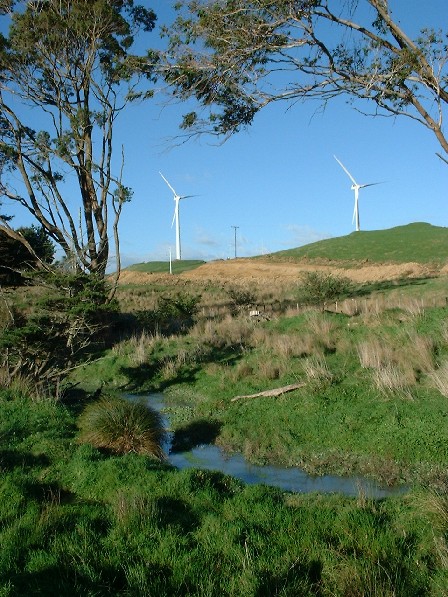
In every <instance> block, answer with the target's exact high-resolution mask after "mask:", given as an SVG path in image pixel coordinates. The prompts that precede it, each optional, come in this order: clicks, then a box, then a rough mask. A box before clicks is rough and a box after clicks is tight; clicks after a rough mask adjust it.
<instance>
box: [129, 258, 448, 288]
mask: <svg viewBox="0 0 448 597" xmlns="http://www.w3.org/2000/svg"><path fill="white" fill-rule="evenodd" d="M309 271H323V272H330V273H332V274H334V275H337V276H345V277H347V278H350V279H351V280H353V281H354V282H378V281H382V280H395V279H399V278H423V277H428V276H434V275H440V274H448V266H445V267H444V268H443V269H436V268H435V267H430V266H427V265H422V264H420V263H400V264H369V263H365V264H361V265H359V266H357V267H352V268H342V267H340V266H339V267H337V265H336V264H330V263H329V264H326V265H321V264H319V265H317V264H312V263H306V262H302V263H271V262H268V261H266V262H262V261H258V260H256V261H255V260H252V259H230V260H228V261H211V262H209V263H205V264H204V265H201V266H200V267H198V268H197V269H195V270H192V271H189V272H184V273H183V274H180V275H178V276H176V278H177V279H183V280H192V281H193V280H202V281H206V280H211V281H215V282H216V281H222V282H225V281H236V280H238V281H241V282H243V281H259V282H263V281H270V282H273V281H276V280H278V281H282V282H288V281H293V280H297V279H298V278H299V277H300V274H301V273H302V272H309ZM167 278H171V279H172V277H171V276H170V275H169V274H146V273H140V272H130V271H124V272H122V275H121V278H120V282H121V283H122V284H145V283H147V284H150V283H152V282H154V281H155V280H156V279H167Z"/></svg>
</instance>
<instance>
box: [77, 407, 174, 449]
mask: <svg viewBox="0 0 448 597" xmlns="http://www.w3.org/2000/svg"><path fill="white" fill-rule="evenodd" d="M78 426H79V428H80V435H79V440H80V441H81V442H82V443H88V444H91V445H92V446H94V447H95V448H105V449H107V450H110V451H112V452H115V453H116V454H127V453H129V452H135V453H137V454H144V455H147V456H156V457H157V458H163V457H164V454H163V450H162V443H163V439H164V435H165V432H164V428H163V424H162V419H161V417H160V415H159V413H157V412H156V411H155V410H153V409H152V408H149V407H148V406H146V405H145V404H143V403H142V402H130V401H129V400H125V399H124V398H119V397H117V396H105V397H103V398H101V399H100V400H98V401H96V402H92V403H90V404H89V405H87V406H86V408H85V409H84V411H83V413H82V414H81V416H80V418H79V421H78Z"/></svg>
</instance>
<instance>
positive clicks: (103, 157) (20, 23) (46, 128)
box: [0, 0, 156, 276]
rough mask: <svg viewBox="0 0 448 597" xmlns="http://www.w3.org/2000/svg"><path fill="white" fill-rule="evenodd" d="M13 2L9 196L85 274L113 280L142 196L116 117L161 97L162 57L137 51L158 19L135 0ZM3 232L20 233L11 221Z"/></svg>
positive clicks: (7, 95)
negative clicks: (123, 227)
mask: <svg viewBox="0 0 448 597" xmlns="http://www.w3.org/2000/svg"><path fill="white" fill-rule="evenodd" d="M11 5H14V7H12V6H11ZM11 8H15V10H13V12H12V20H11V27H10V30H9V35H8V36H7V37H5V36H1V37H0V193H1V196H2V198H3V199H7V200H8V201H9V203H11V202H13V203H16V204H19V205H20V206H22V207H23V208H25V209H26V210H27V211H28V212H29V213H30V214H31V215H32V216H33V218H34V219H35V220H36V222H37V223H38V224H39V225H40V226H42V227H43V229H44V230H45V231H46V233H47V234H48V235H49V236H50V238H51V239H52V240H53V241H54V242H55V243H57V244H58V245H59V246H60V247H61V248H62V250H63V251H64V253H65V256H66V258H67V260H68V261H69V262H70V263H72V265H73V268H74V270H75V271H83V272H87V273H94V274H98V275H100V276H104V273H105V270H106V266H107V262H108V259H109V257H110V253H111V239H112V238H113V244H114V245H115V253H116V256H117V260H118V258H119V236H118V222H119V219H120V215H121V211H122V207H123V205H124V203H126V202H127V201H129V200H130V199H131V197H132V191H131V189H130V188H129V187H128V186H126V185H125V183H124V181H123V164H124V152H123V150H122V156H121V158H119V160H118V165H117V162H116V161H114V160H113V149H114V142H113V131H114V123H115V120H116V118H117V116H118V115H119V113H120V112H121V111H122V110H123V108H124V107H125V106H126V105H127V104H128V103H129V102H130V101H132V100H134V99H136V98H145V97H148V96H150V95H151V91H146V92H142V91H141V89H140V87H139V82H140V81H141V80H142V79H143V80H145V81H146V83H145V86H146V89H148V88H150V87H151V85H148V81H150V82H152V81H153V77H154V71H153V66H154V63H155V61H156V55H155V54H154V53H153V52H151V51H148V52H147V53H144V54H142V55H137V54H134V53H133V52H132V47H133V42H134V36H135V35H136V34H137V33H138V32H139V31H142V30H143V31H146V32H150V31H151V30H152V29H153V27H154V24H155V19H156V16H155V14H154V12H153V11H152V10H150V9H148V8H144V7H143V6H140V5H135V4H134V2H133V0H29V1H27V2H16V3H14V2H2V4H1V6H0V13H2V12H3V13H5V12H7V10H8V9H11ZM3 18H6V17H3ZM18 179H19V180H20V183H19V184H18V183H17V180H18ZM0 230H1V231H3V232H5V233H6V234H9V235H10V236H14V233H13V231H12V229H11V227H10V225H9V223H8V222H7V220H6V219H5V218H1V217H0ZM19 240H20V239H19ZM117 271H118V272H119V263H118V267H117Z"/></svg>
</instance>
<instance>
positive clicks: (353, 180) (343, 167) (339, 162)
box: [333, 155, 358, 185]
mask: <svg viewBox="0 0 448 597" xmlns="http://www.w3.org/2000/svg"><path fill="white" fill-rule="evenodd" d="M333 157H334V159H335V160H336V161H337V163H338V164H339V165H340V166H341V168H342V169H343V170H344V172H345V173H346V174H347V175H348V177H349V178H350V180H351V181H352V183H353V184H355V185H357V184H358V183H357V182H356V180H355V179H354V178H353V176H352V175H351V174H350V172H349V171H348V170H347V168H346V167H345V166H344V164H343V163H342V162H341V160H338V158H337V157H336V156H335V155H333Z"/></svg>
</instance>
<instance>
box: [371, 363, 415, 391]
mask: <svg viewBox="0 0 448 597" xmlns="http://www.w3.org/2000/svg"><path fill="white" fill-rule="evenodd" d="M373 382H374V384H375V386H376V388H377V389H378V390H379V391H380V392H381V393H383V394H384V395H386V396H389V395H392V394H401V395H403V397H406V398H409V399H412V394H411V388H412V386H414V385H415V382H416V378H415V373H414V371H413V369H412V368H403V367H402V366H400V365H396V364H392V363H391V364H388V365H385V366H383V367H379V368H378V369H375V370H374V371H373Z"/></svg>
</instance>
